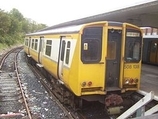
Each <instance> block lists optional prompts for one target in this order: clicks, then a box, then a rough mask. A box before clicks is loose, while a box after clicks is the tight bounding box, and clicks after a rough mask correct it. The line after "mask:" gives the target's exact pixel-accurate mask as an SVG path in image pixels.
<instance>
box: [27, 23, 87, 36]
mask: <svg viewBox="0 0 158 119" xmlns="http://www.w3.org/2000/svg"><path fill="white" fill-rule="evenodd" d="M83 26H84V24H82V25H74V26H68V27H62V28H57V29H51V30H45V31H38V32H34V33H29V34H26V36H31V35H45V34H59V33H63V34H65V33H77V32H79V31H80V29H81V28H82V27H83Z"/></svg>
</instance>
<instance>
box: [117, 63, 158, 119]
mask: <svg viewBox="0 0 158 119" xmlns="http://www.w3.org/2000/svg"><path fill="white" fill-rule="evenodd" d="M138 93H139V94H141V95H144V97H143V98H142V99H140V100H139V101H138V102H137V103H135V104H134V105H133V106H132V107H130V108H129V109H128V110H127V111H125V112H124V113H123V114H122V115H120V116H119V117H118V118H117V119H125V118H127V117H129V116H130V115H132V114H133V113H134V112H136V118H133V119H158V113H156V112H158V104H156V105H155V106H153V107H152V108H150V109H149V110H147V111H145V106H146V105H147V104H148V103H149V102H151V101H152V100H155V101H158V66H154V65H147V64H142V72H141V84H140V90H139V91H138ZM154 113H156V114H154Z"/></svg>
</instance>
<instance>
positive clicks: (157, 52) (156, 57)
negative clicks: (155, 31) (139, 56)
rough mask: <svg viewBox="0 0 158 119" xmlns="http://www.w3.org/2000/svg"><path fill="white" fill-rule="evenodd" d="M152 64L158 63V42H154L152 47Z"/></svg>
mask: <svg viewBox="0 0 158 119" xmlns="http://www.w3.org/2000/svg"><path fill="white" fill-rule="evenodd" d="M150 63H158V42H156V41H152V42H151V45H150Z"/></svg>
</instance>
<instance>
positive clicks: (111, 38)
mask: <svg viewBox="0 0 158 119" xmlns="http://www.w3.org/2000/svg"><path fill="white" fill-rule="evenodd" d="M121 40H122V33H121V32H120V30H115V29H109V30H108V41H107V42H108V43H107V58H106V77H105V78H106V79H105V80H106V81H105V82H106V84H105V86H106V90H107V91H112V90H117V89H118V90H119V77H120V57H121Z"/></svg>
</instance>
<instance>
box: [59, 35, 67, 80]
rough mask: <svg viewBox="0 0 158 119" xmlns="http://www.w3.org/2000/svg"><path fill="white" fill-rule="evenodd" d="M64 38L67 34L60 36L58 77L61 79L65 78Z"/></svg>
mask: <svg viewBox="0 0 158 119" xmlns="http://www.w3.org/2000/svg"><path fill="white" fill-rule="evenodd" d="M64 39H65V36H61V37H60V47H59V57H58V77H59V78H60V79H62V78H63V67H64V59H65V48H66V47H65V46H66V41H65V40H64Z"/></svg>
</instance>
